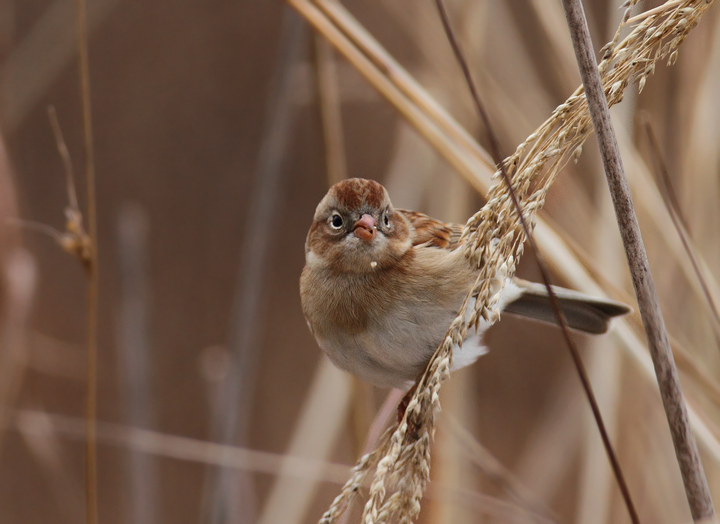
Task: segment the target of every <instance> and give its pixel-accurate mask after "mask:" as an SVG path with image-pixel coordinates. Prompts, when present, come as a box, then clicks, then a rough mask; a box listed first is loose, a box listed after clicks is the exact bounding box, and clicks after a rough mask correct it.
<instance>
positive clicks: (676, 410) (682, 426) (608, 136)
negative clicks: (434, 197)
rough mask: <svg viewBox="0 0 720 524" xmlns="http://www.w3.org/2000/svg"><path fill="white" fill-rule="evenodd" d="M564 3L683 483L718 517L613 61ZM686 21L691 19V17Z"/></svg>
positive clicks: (697, 516) (573, 7)
mask: <svg viewBox="0 0 720 524" xmlns="http://www.w3.org/2000/svg"><path fill="white" fill-rule="evenodd" d="M635 1H636V0H630V1H629V2H628V4H629V5H628V8H627V10H626V12H625V16H624V17H623V21H627V19H628V17H629V12H630V9H631V7H632V5H633V4H634V2H635ZM706 5H709V2H706ZM563 6H564V8H565V15H566V17H567V20H568V26H569V27H570V34H571V36H572V41H573V47H574V48H575V55H576V58H577V62H578V66H579V68H580V74H581V76H582V79H583V85H584V86H585V91H586V96H587V101H588V106H589V109H590V114H591V118H592V123H593V127H594V128H595V133H596V135H597V141H598V146H599V148H600V154H601V157H602V160H603V167H604V168H605V175H606V178H607V181H608V185H609V187H610V194H611V196H612V201H613V205H614V207H615V214H616V216H617V221H618V226H619V227H620V234H621V236H622V239H623V244H624V246H625V252H626V255H627V259H628V266H629V268H630V274H631V275H632V281H633V286H634V288H635V294H636V295H637V299H638V305H639V307H640V315H641V316H642V320H643V325H644V327H645V332H646V335H647V340H648V345H649V347H650V355H651V356H652V360H653V364H654V365H655V374H656V375H657V380H658V385H659V386H660V395H661V397H662V401H663V406H664V408H665V412H666V415H667V419H668V423H669V425H670V433H671V435H672V438H673V444H674V445H675V454H676V456H677V460H678V465H679V466H680V473H681V475H682V479H683V484H684V485H685V494H686V496H687V499H688V504H689V506H690V512H691V513H692V516H693V520H695V521H696V522H697V521H701V520H705V519H713V518H714V516H715V509H714V508H713V503H712V498H711V496H710V488H709V487H708V484H707V479H706V478H705V472H704V470H703V466H702V462H701V461H700V455H699V452H698V449H697V444H696V443H695V437H694V436H693V434H692V430H691V429H690V421H689V419H688V413H687V407H686V406H685V400H684V398H683V395H682V390H681V388H680V379H679V377H678V372H677V368H676V367H675V361H674V359H673V356H672V351H671V350H670V343H669V341H668V335H667V329H666V327H665V321H664V319H663V316H662V311H661V310H660V304H659V300H658V297H657V292H656V290H655V284H654V282H653V278H652V274H651V273H650V267H649V262H648V258H647V253H646V251H645V244H644V242H643V240H642V235H641V233H640V226H639V224H638V220H637V216H636V215H635V209H634V206H633V203H632V198H631V196H630V189H629V188H628V184H627V178H626V177H625V170H624V168H623V165H622V159H621V157H620V151H619V149H618V145H617V139H616V138H615V130H614V129H613V125H612V122H611V120H610V110H609V107H608V100H607V99H606V96H607V95H606V93H605V92H604V89H603V84H602V80H601V78H600V71H603V70H606V69H607V68H608V67H609V63H607V62H605V63H604V64H601V65H600V66H599V67H598V65H597V62H596V60H595V54H594V51H593V46H592V40H591V39H590V30H589V29H588V25H587V20H586V19H585V13H584V11H583V7H582V3H581V1H580V0H563ZM681 20H682V21H684V22H686V20H685V19H681ZM643 23H645V22H643ZM621 25H622V24H621ZM641 25H642V24H641ZM619 34H620V30H619V29H618V31H617V32H616V34H615V37H614V39H613V41H612V42H611V43H610V45H608V46H606V47H605V48H604V56H608V57H610V56H612V53H613V52H614V49H615V45H616V42H617V40H618V39H619ZM680 34H683V33H682V29H680ZM663 36H668V35H666V34H663V33H662V32H661V33H660V37H661V39H662V37H663ZM672 42H673V40H670V43H669V44H670V46H672ZM677 45H679V44H677ZM661 49H662V48H661ZM661 49H660V50H658V54H660V53H661V52H662V51H661ZM671 52H672V53H673V54H674V56H677V55H676V53H677V51H676V50H675V49H672V51H671ZM673 54H671V55H670V57H671V58H670V60H669V61H672V60H673V58H672V57H673ZM603 65H604V67H603ZM653 68H654V62H653ZM646 71H647V70H646ZM645 78H646V75H645V76H642V77H641V80H640V89H642V86H643V84H644V80H645ZM621 87H624V86H621Z"/></svg>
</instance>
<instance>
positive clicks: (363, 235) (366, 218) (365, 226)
mask: <svg viewBox="0 0 720 524" xmlns="http://www.w3.org/2000/svg"><path fill="white" fill-rule="evenodd" d="M353 233H355V236H356V237H358V238H359V239H360V240H364V241H365V242H370V241H371V240H373V239H374V238H375V234H376V233H377V224H376V222H375V219H374V218H373V217H371V216H370V215H368V214H367V213H366V214H364V215H363V216H361V217H360V220H358V221H357V222H355V225H354V226H353Z"/></svg>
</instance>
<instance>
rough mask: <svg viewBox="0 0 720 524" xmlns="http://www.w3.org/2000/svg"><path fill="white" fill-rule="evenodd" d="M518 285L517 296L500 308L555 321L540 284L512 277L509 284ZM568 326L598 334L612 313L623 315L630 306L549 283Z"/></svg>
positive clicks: (546, 294)
mask: <svg viewBox="0 0 720 524" xmlns="http://www.w3.org/2000/svg"><path fill="white" fill-rule="evenodd" d="M508 285H515V286H517V287H519V288H520V291H521V293H520V296H519V297H518V298H516V299H515V300H513V301H512V302H510V303H509V304H507V305H506V306H505V308H504V309H503V311H504V312H507V313H512V314H515V315H521V316H524V317H528V318H532V319H535V320H540V321H541V322H548V323H550V324H558V321H557V317H556V316H555V313H554V311H553V307H552V304H551V302H550V297H549V296H548V292H547V289H546V288H545V286H544V285H543V284H536V283H533V282H528V281H527V280H521V279H518V278H515V279H513V281H512V284H510V283H509V284H508ZM552 289H553V291H554V292H555V296H556V298H557V302H558V305H559V306H560V311H562V313H563V316H564V317H565V321H566V322H567V325H568V327H570V328H572V329H576V330H578V331H583V332H585V333H591V334H593V335H600V334H602V333H605V332H607V330H608V328H609V327H610V321H611V320H612V319H613V318H614V317H619V316H622V315H627V314H628V313H630V312H631V311H632V308H630V307H629V306H627V305H625V304H623V303H622V302H615V301H613V300H607V299H604V298H597V297H591V296H589V295H584V294H582V293H579V292H577V291H571V290H569V289H565V288H561V287H557V286H552Z"/></svg>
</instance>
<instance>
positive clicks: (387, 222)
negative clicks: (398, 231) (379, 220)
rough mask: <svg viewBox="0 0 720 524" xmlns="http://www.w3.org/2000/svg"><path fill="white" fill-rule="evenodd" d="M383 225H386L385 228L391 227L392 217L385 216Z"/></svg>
mask: <svg viewBox="0 0 720 524" xmlns="http://www.w3.org/2000/svg"><path fill="white" fill-rule="evenodd" d="M383 223H384V224H385V227H390V217H389V216H388V214H387V213H385V214H384V215H383Z"/></svg>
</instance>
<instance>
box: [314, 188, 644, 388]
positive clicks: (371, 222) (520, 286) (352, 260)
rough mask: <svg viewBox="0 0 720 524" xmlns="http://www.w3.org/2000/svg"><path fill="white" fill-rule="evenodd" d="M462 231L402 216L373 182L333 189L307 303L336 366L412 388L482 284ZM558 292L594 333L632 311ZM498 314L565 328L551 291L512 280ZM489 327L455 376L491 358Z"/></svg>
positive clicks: (460, 350) (319, 217) (457, 351)
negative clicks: (485, 339)
mask: <svg viewBox="0 0 720 524" xmlns="http://www.w3.org/2000/svg"><path fill="white" fill-rule="evenodd" d="M462 230H463V227H462V226H461V225H456V224H445V223H443V222H440V221H439V220H436V219H434V218H431V217H429V216H427V215H424V214H422V213H418V212H416V211H407V210H404V209H395V208H394V207H393V205H392V203H391V202H390V197H389V196H388V192H387V191H386V190H385V188H384V187H383V186H382V185H380V184H379V183H377V182H375V181H373V180H365V179H361V178H352V179H348V180H343V181H342V182H339V183H337V184H335V185H334V186H332V187H331V188H330V190H329V191H328V193H327V195H325V197H324V198H323V199H322V200H321V201H320V204H319V205H318V206H317V209H316V210H315V217H314V219H313V223H312V225H311V226H310V231H309V232H308V236H307V240H306V242H305V268H304V269H303V272H302V276H301V277H300V297H301V300H302V309H303V313H304V314H305V318H306V319H307V323H308V326H309V327H310V331H311V332H312V334H313V335H314V336H315V339H316V340H317V342H318V344H319V346H320V348H321V349H322V350H323V351H324V352H325V353H326V354H327V356H328V357H329V358H330V360H331V361H332V362H333V363H334V364H335V365H336V366H337V367H339V368H340V369H343V370H345V371H348V372H350V373H352V374H353V375H355V376H357V377H358V378H360V379H362V380H365V381H367V382H370V383H372V384H375V385H377V386H389V387H394V388H398V389H402V390H407V389H408V388H410V387H411V386H412V384H413V383H414V381H415V379H416V378H417V377H418V375H419V374H420V373H421V372H422V371H423V370H424V369H425V366H426V365H427V363H428V361H429V360H430V357H431V356H432V354H433V352H434V351H435V349H436V348H437V347H438V346H439V345H440V342H441V341H442V340H443V337H444V336H445V333H446V331H447V329H448V327H449V326H450V323H451V322H452V320H453V319H454V318H455V316H456V315H457V312H458V311H459V309H460V306H461V304H462V301H463V299H464V298H465V296H466V294H467V293H468V291H469V290H470V288H471V287H472V285H473V284H474V282H475V279H476V277H477V272H476V271H477V270H475V269H473V268H472V266H471V265H470V263H469V262H468V260H467V259H466V258H465V255H464V253H463V249H462V247H463V243H464V239H463V238H461V234H462ZM553 290H554V291H555V294H556V296H557V300H558V303H559V306H560V309H561V310H562V312H563V315H564V316H565V319H566V321H567V325H568V326H569V327H570V328H572V329H576V330H579V331H584V332H586V333H592V334H601V333H605V332H606V331H607V330H608V327H609V323H610V320H611V319H612V318H613V317H616V316H620V315H625V314H627V313H629V312H630V311H631V310H630V308H629V307H628V306H626V305H625V304H622V303H619V302H613V301H610V300H605V299H600V298H594V297H590V296H587V295H583V294H581V293H578V292H575V291H571V290H568V289H563V288H560V287H555V286H553ZM471 306H472V304H471ZM499 307H500V310H501V311H504V312H506V313H513V314H517V315H522V316H525V317H529V318H532V319H535V320H540V321H543V322H548V323H556V317H555V314H554V312H553V309H552V307H551V303H550V299H549V297H548V294H547V289H546V288H545V286H544V285H542V284H535V283H532V282H527V281H524V280H520V279H517V278H513V279H509V280H508V282H507V284H506V286H505V288H504V290H503V292H502V294H501V296H500V301H499ZM468 309H469V311H472V307H470V308H468ZM488 327H490V326H489V324H488V323H487V322H482V321H481V323H480V325H479V327H478V329H477V331H472V330H471V331H472V332H468V335H467V337H466V339H465V340H464V341H463V344H462V347H457V346H456V347H455V348H453V368H452V369H458V368H462V367H464V366H467V365H469V364H471V363H473V362H474V361H475V360H477V358H478V357H479V356H480V355H482V354H484V353H486V352H487V350H486V348H485V347H484V346H483V344H482V335H483V332H484V331H485V330H486V329H487V328H488Z"/></svg>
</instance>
